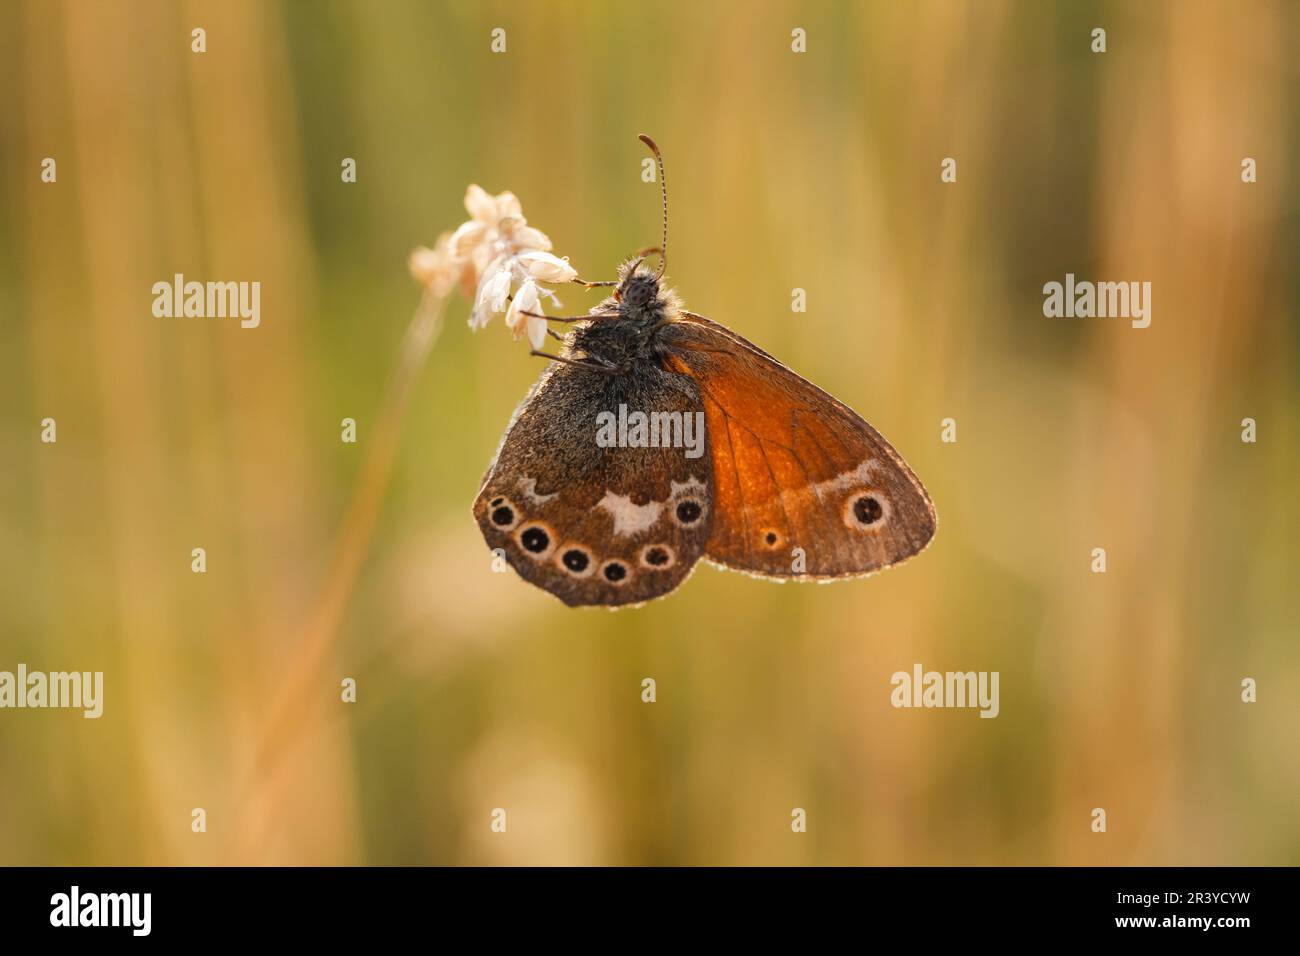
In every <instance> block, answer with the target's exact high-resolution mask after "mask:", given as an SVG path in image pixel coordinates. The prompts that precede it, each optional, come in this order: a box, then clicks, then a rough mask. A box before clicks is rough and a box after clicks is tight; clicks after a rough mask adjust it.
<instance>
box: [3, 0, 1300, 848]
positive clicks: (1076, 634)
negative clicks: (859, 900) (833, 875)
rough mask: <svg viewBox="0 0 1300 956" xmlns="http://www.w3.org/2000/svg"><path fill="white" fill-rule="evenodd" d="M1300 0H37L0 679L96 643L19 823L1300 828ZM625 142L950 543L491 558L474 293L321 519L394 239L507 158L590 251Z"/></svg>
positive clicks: (568, 828)
mask: <svg viewBox="0 0 1300 956" xmlns="http://www.w3.org/2000/svg"><path fill="white" fill-rule="evenodd" d="M1097 26H1101V27H1104V28H1105V29H1106V30H1107V45H1108V50H1107V52H1106V53H1104V54H1094V53H1092V52H1091V50H1090V43H1091V38H1090V31H1091V30H1092V29H1093V28H1094V27H1097ZM195 27H203V28H204V29H205V30H206V31H207V52H206V53H203V54H195V53H192V52H191V50H190V42H191V36H190V31H191V30H192V29H193V28H195ZM495 27H502V28H504V29H505V30H506V36H507V52H506V53H504V54H494V53H492V52H491V51H490V49H489V44H490V32H491V30H492V29H493V28H495ZM796 27H799V28H803V29H804V30H806V31H807V53H805V54H795V53H793V52H792V51H791V31H792V30H793V29H794V28H796ZM1297 35H1300V13H1298V8H1297V5H1296V4H1293V3H1281V2H1278V3H1271V2H1259V0H1246V2H1221V3H1206V2H1188V3H1154V2H1152V3H1130V4H1118V3H1115V4H1111V3H1068V4H1067V3H1055V4H1054V3H1042V2H1029V0H1025V2H1011V3H999V2H987V3H958V2H924V3H883V2H882V3H829V2H826V3H797V4H796V3H746V4H744V5H740V4H715V3H707V2H699V0H661V2H655V3H646V4H630V3H629V4H617V5H615V4H605V3H594V2H592V3H582V2H574V3H529V4H522V3H470V2H457V3H401V2H384V3H381V4H365V3H360V2H327V3H308V2H305V0H304V2H286V3H282V4H276V3H254V2H223V3H210V2H197V0H196V2H189V3H180V4H176V3H164V2H131V3H128V2H124V0H105V2H93V3H89V2H88V3H83V2H67V3H38V2H30V3H18V2H14V0H4V2H3V4H2V5H0V104H2V110H0V147H2V148H0V217H2V218H0V223H2V228H0V315H2V317H3V322H2V325H0V454H2V456H3V463H4V467H3V470H2V471H0V496H2V497H0V500H2V501H3V507H2V511H0V607H2V608H3V611H2V614H3V616H2V617H0V669H5V670H14V669H16V667H17V665H18V663H20V662H24V663H26V664H27V665H28V667H29V668H32V669H45V670H63V669H77V670H103V671H104V672H105V684H106V689H105V715H104V716H103V717H102V718H101V719H100V720H98V721H95V720H85V719H82V717H81V716H80V714H79V713H75V712H68V711H53V710H50V711H30V710H27V711H10V710H6V711H0V863H4V864H47V863H48V864H53V863H72V864H145V863H169V864H170V863H178V864H191V863H276V864H278V863H302V864H336V863H367V864H412V863H471V864H495V863H506V864H524V863H611V864H716V863H724V864H763V863H772V864H787V863H788V864H808V863H812V864H858V863H865V864H903V863H912V864H959V863H978V864H1102V863H1116V864H1130V863H1133V864H1137V863H1144V864H1281V863H1290V864H1295V863H1300V816H1298V815H1297V813H1296V807H1297V795H1298V794H1300V754H1298V752H1297V751H1298V750H1300V738H1298V737H1297V728H1298V727H1300V666H1298V664H1300V653H1298V651H1297V642H1296V628H1297V621H1298V620H1300V597H1297V587H1296V582H1297V579H1298V577H1300V575H1298V573H1297V572H1298V571H1300V568H1298V566H1297V565H1298V564H1300V561H1297V553H1298V549H1297V544H1296V542H1297V540H1298V539H1300V504H1298V503H1297V494H1296V492H1297V478H1296V475H1297V465H1298V464H1300V461H1298V456H1297V447H1298V445H1297V428H1296V421H1295V411H1296V408H1297V403H1298V400H1300V385H1298V383H1300V348H1298V347H1297V346H1298V344H1300V343H1298V339H1300V308H1298V306H1297V302H1298V301H1300V278H1298V276H1300V273H1298V272H1297V269H1296V260H1297V253H1298V252H1300V238H1298V236H1300V232H1298V228H1297V227H1298V226H1300V189H1298V188H1297V185H1298V184H1297V178H1296V176H1297V152H1298V150H1300V68H1298V67H1297V61H1296V58H1295V54H1294V49H1293V46H1294V42H1293V41H1294V39H1295V37H1296V36H1297ZM639 132H647V133H650V134H652V135H653V136H654V137H655V138H656V139H657V140H658V142H659V144H660V146H661V147H663V149H664V151H665V155H666V159H667V164H668V182H669V186H670V201H671V211H672V240H671V258H670V262H669V274H670V277H671V279H672V280H673V282H674V284H675V285H676V287H677V289H678V290H679V292H680V293H681V294H682V296H683V297H684V299H685V302H686V304H687V306H688V307H689V308H691V309H693V310H695V311H698V312H702V313H704V314H705V315H708V316H710V317H712V318H714V319H716V320H719V321H721V322H724V323H726V324H727V325H730V326H731V327H732V328H734V329H735V330H737V331H738V332H740V333H741V334H743V335H745V336H746V337H748V338H750V339H752V340H753V341H754V342H756V343H757V344H759V345H760V346H762V347H763V348H765V349H767V350H768V351H771V352H773V353H774V354H776V355H777V356H779V357H780V358H781V359H782V360H784V361H785V362H787V363H788V364H790V365H791V366H793V367H794V368H795V369H796V370H798V371H799V372H801V373H802V374H804V375H805V376H807V377H809V378H811V379H812V380H813V381H815V382H817V383H818V384H820V385H822V386H823V387H824V388H826V389H827V390H829V391H830V392H832V393H833V394H835V395H836V396H838V397H839V398H841V399H843V400H844V401H846V402H847V403H848V404H850V405H851V406H853V407H854V408H855V409H857V410H858V411H859V412H861V413H862V414H863V415H864V416H865V417H867V418H868V419H869V420H870V421H871V422H872V423H873V424H875V425H876V426H877V427H878V428H879V429H880V430H881V431H882V432H883V433H884V434H885V435H886V436H887V437H888V438H889V439H890V440H891V442H893V443H894V444H895V445H896V446H897V448H898V449H899V450H900V452H901V453H902V454H903V455H905V456H906V457H907V459H908V460H909V462H910V463H911V464H912V466H913V468H914V469H915V470H916V472H917V473H918V474H919V475H920V476H921V477H922V479H923V480H924V481H925V483H926V484H927V486H928V487H929V489H930V491H931V494H932V495H933V497H934V500H935V503H936V505H937V508H938V512H939V532H938V536H937V538H936V540H935V542H934V544H933V545H932V546H931V547H930V549H929V550H928V551H927V552H926V553H925V554H923V555H922V556H921V557H919V558H917V559H916V560H914V561H912V562H910V563H908V564H907V565H905V566H903V567H901V568H898V569H895V570H892V571H890V572H887V573H885V574H882V575H878V576H875V577H872V578H869V579H866V580H862V581H857V582H850V583H841V584H835V585H832V586H825V587H821V586H814V585H803V586H800V585H794V584H786V585H783V586H778V585H775V584H771V583H766V582H761V581H756V580H752V579H749V578H746V577H743V576H740V575H734V574H727V573H724V572H721V571H718V570H715V569H713V568H708V567H702V568H701V569H700V570H699V571H697V573H696V574H695V575H694V577H693V578H692V579H691V580H690V581H689V582H688V583H687V584H686V585H685V586H683V587H682V588H681V589H680V591H679V592H677V593H676V594H674V595H673V596H671V597H669V598H668V599H666V600H663V601H659V602H656V603H654V604H651V605H649V606H647V607H645V608H642V609H639V610H633V611H622V612H619V613H617V614H611V613H607V612H603V611H588V612H576V611H571V610H568V609H566V608H564V607H563V606H562V605H561V604H559V603H558V602H557V601H555V600H553V599H552V598H550V597H548V596H547V595H545V594H543V593H542V592H540V591H537V590H535V589H534V588H532V587H530V586H528V585H526V584H524V583H523V582H522V581H520V580H519V579H517V578H516V577H515V576H514V575H513V574H494V573H492V572H491V569H490V555H489V553H488V551H487V550H486V548H485V547H484V545H483V542H482V540H481V537H480V535H479V533H478V530H477V528H476V527H475V525H474V522H473V520H472V518H471V516H470V504H471V501H472V500H473V497H474V495H475V493H476V491H477V489H478V483H479V480H480V478H481V477H482V474H483V471H484V469H485V467H486V465H487V463H488V462H489V460H490V459H491V456H492V454H493V451H494V450H495V448H496V445H497V442H498V440H499V437H500V434H501V432H502V430H503V429H504V427H505V425H506V422H507V421H508V418H509V415H510V413H511V411H512V410H513V408H514V406H515V404H516V403H517V402H518V401H519V400H520V398H521V397H522V396H523V395H524V393H525V391H526V390H527V388H528V386H529V384H530V383H531V382H532V381H533V380H534V379H535V378H536V376H537V375H538V374H539V373H540V371H541V369H542V362H541V361H540V360H538V359H533V358H529V357H528V355H527V349H526V348H524V347H522V346H521V345H519V344H516V343H514V342H512V341H511V339H510V336H509V335H508V334H507V333H506V331H505V329H504V328H503V327H502V325H501V324H500V322H499V320H498V321H496V322H494V323H493V325H492V326H490V327H489V328H488V329H486V330H485V331H483V332H481V333H479V334H475V335H471V334H470V333H469V331H468V330H467V329H466V327H465V323H464V317H465V316H466V315H467V314H468V309H469V306H468V303H466V302H464V301H463V300H456V301H453V302H452V304H451V307H450V310H449V312H448V319H447V324H446V328H445V329H444V331H443V334H442V337H441V339H440V341H438V343H437V345H436V347H435V348H434V350H433V352H432V355H431V357H430V360H429V361H428V363H427V365H426V366H425V367H424V368H423V370H422V371H421V374H420V376H419V378H418V382H417V385H416V388H415V392H414V394H413V397H412V399H413V400H412V404H411V408H410V413H409V415H408V416H407V418H406V420H405V422H404V424H403V432H402V440H401V444H400V446H399V447H398V449H397V456H396V460H395V470H394V473H393V476H392V483H391V486H390V487H388V488H387V490H386V492H385V494H384V495H383V497H382V499H376V500H377V501H379V502H381V504H382V507H381V508H380V510H379V512H378V524H377V527H376V529H375V534H374V536H373V537H372V538H370V539H369V540H368V541H366V542H365V546H364V548H363V549H353V552H355V553H352V552H347V553H342V552H341V550H340V549H341V546H340V543H339V542H340V535H341V533H342V528H343V526H344V522H345V519H344V515H345V514H346V513H347V512H348V508H349V506H350V505H349V503H350V502H353V501H354V496H356V495H358V494H359V492H358V487H359V483H360V479H361V475H362V472H363V468H364V466H365V462H366V461H367V456H368V455H373V454H375V449H374V447H373V439H374V435H375V432H376V429H377V427H378V426H377V422H378V420H379V418H380V416H381V412H382V409H383V407H384V403H385V390H386V388H387V387H388V383H389V381H390V378H391V375H392V372H393V369H394V368H395V367H396V365H397V361H398V355H399V352H400V350H401V342H402V336H403V333H404V330H405V328H406V325H407V322H408V321H409V319H410V316H411V314H412V312H413V310H414V308H415V306H416V303H417V302H418V300H419V289H418V287H417V286H416V285H415V284H414V283H413V282H412V280H411V278H410V276H409V275H408V273H407V269H406V257H407V254H408V252H409V251H410V250H411V248H412V247H414V246H416V245H421V244H429V245H431V244H432V243H433V241H434V240H435V239H436V237H437V236H438V234H439V233H440V232H442V231H444V230H448V229H451V228H454V227H455V226H456V225H457V224H458V223H459V222H460V221H461V220H462V219H463V218H465V217H464V210H463V208H462V207H461V197H462V195H463V193H464V190H465V187H466V185H467V184H468V183H470V182H477V183H480V184H482V185H483V186H484V187H485V188H487V189H489V190H491V191H493V192H497V191H500V190H503V189H510V190H513V191H514V192H515V193H517V194H518V195H519V197H520V198H521V199H522V201H523V204H524V211H525V214H526V215H527V216H528V217H529V220H530V222H531V223H532V224H534V225H537V226H539V227H540V228H542V229H544V230H545V231H546V232H547V233H549V235H550V236H551V238H552V239H553V240H554V242H555V246H556V251H557V252H558V253H560V254H562V255H567V256H570V257H571V258H572V260H573V262H574V264H575V265H576V266H577V267H578V268H579V269H580V271H581V272H582V273H583V274H584V275H588V276H592V277H596V278H604V277H608V276H611V275H612V274H613V270H614V267H615V266H616V264H617V263H618V261H619V259H620V258H621V257H623V256H625V255H627V254H628V253H630V252H632V251H633V250H635V249H637V248H639V247H642V246H646V245H650V244H652V243H655V242H657V240H658V224H659V220H658V197H657V194H656V190H657V186H655V185H652V184H646V183H644V182H642V180H641V177H640V171H641V160H642V158H643V156H644V155H645V153H644V149H643V147H642V146H641V144H640V143H638V142H637V140H636V134H637V133H639ZM47 156H49V157H54V158H56V160H57V163H58V181H57V183H55V184H46V183H42V182H41V180H40V163H41V160H42V158H44V157H47ZM349 156H350V157H354V158H355V159H356V160H357V164H358V181H357V182H356V183H355V184H347V185H345V184H343V183H341V182H340V175H339V172H340V162H341V160H342V159H343V158H344V157H349ZM946 156H951V157H954V158H956V159H957V162H958V181H957V182H956V183H955V184H943V183H941V182H940V179H939V166H940V162H941V160H942V159H943V157H946ZM1247 156H1249V157H1253V158H1254V159H1255V160H1256V161H1257V163H1258V170H1259V174H1258V175H1259V180H1258V182H1257V183H1254V184H1245V183H1243V182H1242V181H1241V178H1240V171H1241V161H1242V159H1243V157H1247ZM176 272H182V273H184V274H185V276H186V277H187V278H190V279H198V280H200V281H203V280H208V279H213V280H259V281H260V282H261V283H262V320H261V327H260V328H258V329H256V330H243V329H240V328H238V327H237V325H236V324H235V323H234V322H232V321H229V320H207V319H189V320H185V319H176V320H172V319H158V318H155V317H154V316H153V315H152V314H151V311H150V309H151V303H152V293H151V291H150V290H151V286H152V284H153V283H154V282H156V281H159V280H167V279H169V278H170V277H171V276H172V274H173V273H176ZM1067 272H1073V273H1075V274H1076V275H1077V276H1078V277H1079V278H1081V279H1091V280H1117V281H1118V280H1123V281H1129V280H1132V281H1150V282H1151V283H1152V286H1153V290H1152V306H1153V321H1152V324H1151V327H1150V328H1148V329H1144V330H1137V329H1132V328H1130V327H1129V325H1128V323H1127V322H1126V321H1124V320H1114V319H1110V320H1107V319H1048V318H1045V317H1044V316H1043V314H1042V302H1043V298H1042V291H1041V290H1042V286H1043V284H1044V283H1045V282H1049V281H1062V280H1063V279H1064V276H1065V273H1067ZM796 287H798V288H803V289H805V290H806V291H807V299H808V311H807V312H806V313H804V314H794V313H792V312H791V309H790V301H791V290H792V289H793V288H796ZM564 299H565V305H566V306H572V307H576V308H584V309H585V308H586V307H587V306H588V305H589V304H591V303H592V302H594V301H595V300H594V296H589V295H588V294H585V293H583V292H581V291H579V292H569V291H566V292H565V294H564ZM47 416H48V417H54V418H56V420H57V422H58V442H57V444H54V445H47V444H42V443H41V442H40V440H39V436H40V421H41V419H43V418H45V417H47ZM344 417H354V418H356V419H357V421H358V423H359V436H360V440H359V442H358V443H357V444H356V445H347V444H343V443H341V442H340V440H339V422H340V420H341V419H342V418H344ZM1245 417H1252V418H1255V419H1256V420H1257V421H1258V423H1259V426H1258V427H1259V440H1258V442H1257V443H1256V444H1244V443H1242V441H1241V440H1240V431H1241V424H1240V423H1241V420H1242V419H1243V418H1245ZM945 418H953V419H955V420H956V422H957V429H958V432H957V434H958V441H957V442H956V443H955V444H944V443H941V442H940V422H941V420H942V419H945ZM194 547H204V548H206V550H207V555H208V570H207V573H206V574H202V575H199V574H193V573H191V570H190V552H191V549H192V548H194ZM1094 547H1104V548H1106V549H1107V552H1108V563H1109V570H1108V571H1107V573H1106V574H1104V575H1099V574H1093V573H1091V572H1090V568H1089V565H1090V560H1091V554H1090V552H1091V549H1093V548H1094ZM343 550H344V551H346V548H345V549H343ZM349 561H351V562H353V566H354V567H355V568H356V575H355V579H350V578H349V577H348V575H347V574H342V575H340V576H337V577H336V576H335V575H334V573H333V572H331V568H332V567H333V568H335V569H336V570H337V568H338V566H339V564H340V562H341V563H342V564H343V565H345V566H346V565H347V564H348V562H349ZM340 581H341V582H343V583H342V584H340V583H339V582H340ZM915 662H921V663H922V664H923V665H924V666H925V667H926V668H927V669H930V668H932V669H937V670H966V669H976V670H997V671H1000V673H1001V715H1000V716H999V717H998V718H997V719H996V720H981V719H978V718H977V717H976V714H975V712H973V711H968V710H947V711H944V710H932V711H918V710H896V709H894V708H892V707H891V706H890V703H889V694H890V685H889V677H890V675H891V674H892V673H893V672H894V671H896V670H910V668H911V666H912V665H913V663H915ZM346 676H351V677H354V678H356V680H357V681H358V700H357V702H356V703H355V704H344V703H341V702H340V700H339V681H340V680H341V679H342V678H343V677H346ZM647 676H649V677H654V678H655V679H656V680H657V682H658V702H657V703H654V704H652V705H651V704H643V703H642V702H641V700H640V689H641V688H640V682H641V680H642V678H643V677H647ZM1244 677H1253V678H1255V679H1256V680H1257V681H1258V684H1259V702H1258V703H1256V704H1252V705H1248V704H1244V703H1242V702H1241V701H1240V699H1239V697H1240V682H1241V680H1242V678H1244ZM294 688H298V691H294ZM277 715H278V716H277ZM196 807H202V808H204V809H205V810H206V813H207V832H206V833H202V834H196V833H194V832H192V830H191V811H192V809H193V808H196ZM496 807H503V808H506V809H507V811H508V813H509V817H508V820H509V828H508V831H507V833H506V834H494V833H492V832H491V831H490V829H489V822H490V814H491V811H492V809H493V808H496ZM794 807H802V808H805V809H806V811H807V813H808V832H807V833H806V834H795V833H792V832H791V828H790V812H791V809H792V808H794ZM1094 807H1104V808H1105V809H1106V810H1107V813H1108V817H1109V819H1108V832H1107V833H1105V834H1104V835H1099V834H1095V833H1092V832H1091V830H1090V827H1089V824H1090V816H1089V814H1090V811H1091V809H1092V808H1094Z"/></svg>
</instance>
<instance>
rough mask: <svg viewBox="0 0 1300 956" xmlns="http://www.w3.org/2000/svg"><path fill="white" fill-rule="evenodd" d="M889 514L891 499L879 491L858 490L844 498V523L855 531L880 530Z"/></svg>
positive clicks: (887, 519) (886, 522)
mask: <svg viewBox="0 0 1300 956" xmlns="http://www.w3.org/2000/svg"><path fill="white" fill-rule="evenodd" d="M889 514H890V508H889V499H888V498H886V497H885V496H884V494H882V493H881V492H879V491H875V490H858V491H854V492H852V493H851V494H850V495H849V496H848V497H847V498H845V499H844V513H843V517H844V524H845V525H846V526H847V527H849V528H852V529H853V530H854V531H879V530H880V529H881V528H883V527H884V526H885V525H886V524H888V523H889Z"/></svg>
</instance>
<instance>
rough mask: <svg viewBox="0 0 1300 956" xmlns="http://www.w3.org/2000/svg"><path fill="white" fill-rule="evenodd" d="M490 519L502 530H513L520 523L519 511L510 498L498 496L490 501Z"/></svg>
mask: <svg viewBox="0 0 1300 956" xmlns="http://www.w3.org/2000/svg"><path fill="white" fill-rule="evenodd" d="M488 520H489V521H491V522H492V525H493V526H494V527H497V528H500V529H501V530H502V531H513V530H514V527H515V525H517V524H518V523H519V512H518V511H517V510H516V509H515V506H514V502H512V501H511V500H510V499H509V498H502V497H496V498H493V499H492V500H491V501H490V502H488Z"/></svg>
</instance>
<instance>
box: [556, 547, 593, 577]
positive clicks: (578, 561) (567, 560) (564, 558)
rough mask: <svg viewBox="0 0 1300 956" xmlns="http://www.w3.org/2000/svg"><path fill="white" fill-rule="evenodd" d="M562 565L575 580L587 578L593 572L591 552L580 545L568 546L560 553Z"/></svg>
mask: <svg viewBox="0 0 1300 956" xmlns="http://www.w3.org/2000/svg"><path fill="white" fill-rule="evenodd" d="M560 565H561V567H563V568H564V570H566V571H568V572H569V573H570V574H572V575H573V576H574V577H575V578H585V577H586V576H587V575H588V574H590V573H591V571H592V560H591V552H590V551H588V550H587V549H586V548H584V547H581V546H579V545H572V544H571V545H568V546H566V547H565V548H563V549H562V550H561V551H560Z"/></svg>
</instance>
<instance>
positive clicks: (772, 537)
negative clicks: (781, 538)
mask: <svg viewBox="0 0 1300 956" xmlns="http://www.w3.org/2000/svg"><path fill="white" fill-rule="evenodd" d="M777 539H778V536H777V533H776V532H775V531H769V532H768V533H767V534H766V535H765V536H764V537H763V540H764V541H766V542H767V543H768V544H769V545H773V544H776V542H777Z"/></svg>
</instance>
